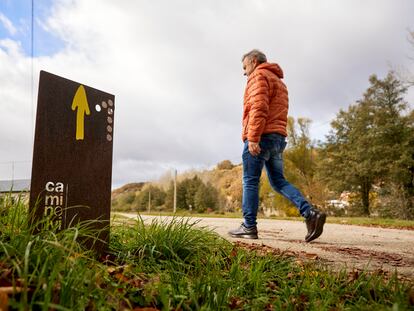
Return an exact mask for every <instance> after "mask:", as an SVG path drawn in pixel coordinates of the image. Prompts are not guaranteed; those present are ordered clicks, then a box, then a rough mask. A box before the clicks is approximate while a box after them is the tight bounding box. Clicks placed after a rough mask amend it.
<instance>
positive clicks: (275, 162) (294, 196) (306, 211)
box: [265, 139, 326, 242]
mask: <svg viewBox="0 0 414 311" xmlns="http://www.w3.org/2000/svg"><path fill="white" fill-rule="evenodd" d="M274 143H275V146H274V148H273V149H272V152H271V155H270V158H269V160H268V161H266V163H265V165H266V172H267V176H268V178H269V182H270V184H271V186H272V188H273V189H274V190H275V191H277V192H279V193H280V194H282V195H283V196H284V197H285V198H287V199H288V200H290V201H291V202H292V203H293V204H294V205H295V206H296V207H297V208H298V209H299V212H300V214H301V215H302V216H303V217H304V218H305V222H306V227H307V230H308V234H307V235H306V237H305V241H306V242H310V241H312V240H314V239H316V238H318V237H319V236H320V235H321V234H322V232H323V226H324V224H325V220H326V214H325V213H322V212H320V211H319V210H317V209H315V208H312V206H311V205H310V204H309V202H308V201H307V200H306V199H305V198H304V197H303V195H302V194H301V193H300V191H299V190H298V189H297V188H296V187H294V186H293V185H292V184H290V183H289V182H288V181H287V180H286V179H285V177H284V175H283V156H282V153H283V149H284V146H285V142H284V141H283V140H280V139H279V140H276V141H275V142H274Z"/></svg>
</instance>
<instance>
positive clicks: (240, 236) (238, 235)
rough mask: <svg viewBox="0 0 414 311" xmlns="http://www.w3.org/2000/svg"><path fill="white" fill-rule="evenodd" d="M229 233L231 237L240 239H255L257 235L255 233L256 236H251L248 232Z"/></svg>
mask: <svg viewBox="0 0 414 311" xmlns="http://www.w3.org/2000/svg"><path fill="white" fill-rule="evenodd" d="M229 235H230V236H231V237H232V238H242V239H252V240H257V239H258V238H259V237H258V236H257V235H256V236H251V235H248V234H236V235H235V234H230V233H229Z"/></svg>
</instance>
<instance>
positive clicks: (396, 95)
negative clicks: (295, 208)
mask: <svg viewBox="0 0 414 311" xmlns="http://www.w3.org/2000/svg"><path fill="white" fill-rule="evenodd" d="M369 82H370V86H369V88H368V89H367V91H366V92H365V93H364V95H363V98H362V99H361V100H360V101H358V102H357V103H356V104H354V105H351V106H350V107H349V108H348V110H347V111H344V110H341V111H340V112H339V113H338V115H337V117H336V119H335V120H334V121H333V122H332V123H331V126H332V131H331V132H330V134H329V135H328V136H327V142H326V144H325V145H324V150H323V158H324V161H323V164H322V166H321V170H322V173H323V175H324V177H325V179H326V180H327V182H328V183H329V185H330V186H331V187H334V188H335V189H337V190H339V191H343V190H348V191H351V192H357V193H359V196H360V200H361V207H362V209H361V212H362V214H364V215H369V213H370V192H371V190H372V187H373V185H374V184H375V183H380V182H386V181H387V180H389V176H390V174H391V172H392V171H393V170H394V168H396V163H398V162H399V161H401V159H402V157H403V158H404V156H403V155H404V154H405V153H406V152H407V149H406V147H404V146H405V145H406V143H407V139H408V136H409V135H407V133H406V132H407V129H406V126H407V121H406V119H407V118H406V117H404V116H403V112H404V110H405V109H406V107H407V105H406V103H405V102H404V100H403V95H404V94H405V92H406V91H407V89H406V88H405V87H404V86H403V85H402V83H401V82H400V81H399V80H398V79H397V78H396V77H395V75H394V73H392V72H390V73H389V74H388V75H387V76H386V78H384V79H383V80H380V79H378V77H377V76H376V75H372V76H371V77H370V79H369ZM405 164H407V163H405Z"/></svg>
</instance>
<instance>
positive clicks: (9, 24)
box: [0, 12, 17, 35]
mask: <svg viewBox="0 0 414 311" xmlns="http://www.w3.org/2000/svg"><path fill="white" fill-rule="evenodd" d="M0 23H1V24H3V27H4V28H6V30H7V31H8V32H9V33H10V34H11V35H15V34H16V33H17V29H16V27H14V25H13V23H12V22H11V21H10V20H9V19H8V18H7V17H6V16H5V15H4V14H3V13H1V12H0Z"/></svg>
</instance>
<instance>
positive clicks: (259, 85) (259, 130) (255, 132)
mask: <svg viewBox="0 0 414 311" xmlns="http://www.w3.org/2000/svg"><path fill="white" fill-rule="evenodd" d="M253 79H254V80H253V83H252V85H251V91H250V95H251V97H250V98H251V109H250V111H249V125H248V126H249V128H248V135H247V139H248V140H249V141H251V142H255V143H257V142H259V141H260V136H261V135H262V134H263V130H264V128H265V126H266V120H267V117H268V115H269V83H268V81H267V79H266V77H265V76H264V75H263V74H260V73H258V74H257V76H256V77H254V78H253Z"/></svg>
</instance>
